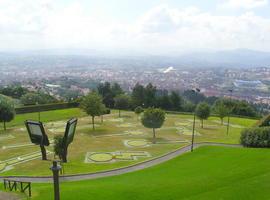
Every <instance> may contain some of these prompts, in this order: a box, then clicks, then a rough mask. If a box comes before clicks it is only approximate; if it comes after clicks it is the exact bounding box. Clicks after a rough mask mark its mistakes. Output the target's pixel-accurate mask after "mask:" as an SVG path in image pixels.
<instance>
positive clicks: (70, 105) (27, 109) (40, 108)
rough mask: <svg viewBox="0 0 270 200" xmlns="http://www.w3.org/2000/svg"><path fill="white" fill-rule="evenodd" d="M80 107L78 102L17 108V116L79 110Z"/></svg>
mask: <svg viewBox="0 0 270 200" xmlns="http://www.w3.org/2000/svg"><path fill="white" fill-rule="evenodd" d="M77 107H79V103H78V102H69V103H54V104H42V105H32V106H24V107H18V108H15V111H16V114H24V113H33V112H43V111H49V110H59V109H66V108H77Z"/></svg>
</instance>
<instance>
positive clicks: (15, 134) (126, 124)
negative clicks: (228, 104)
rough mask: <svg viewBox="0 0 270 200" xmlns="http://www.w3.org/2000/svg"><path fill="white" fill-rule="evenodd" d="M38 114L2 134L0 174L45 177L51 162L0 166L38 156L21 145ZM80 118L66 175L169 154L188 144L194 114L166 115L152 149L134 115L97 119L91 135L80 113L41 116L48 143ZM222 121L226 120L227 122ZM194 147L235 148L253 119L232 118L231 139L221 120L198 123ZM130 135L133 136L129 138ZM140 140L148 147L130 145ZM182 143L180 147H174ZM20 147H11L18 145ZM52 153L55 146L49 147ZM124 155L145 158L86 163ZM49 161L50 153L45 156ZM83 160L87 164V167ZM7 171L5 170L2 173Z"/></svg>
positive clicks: (147, 133) (22, 117) (147, 131)
mask: <svg viewBox="0 0 270 200" xmlns="http://www.w3.org/2000/svg"><path fill="white" fill-rule="evenodd" d="M37 117H38V115H37V113H32V114H23V115H17V116H16V119H15V120H14V121H12V122H11V123H9V124H8V130H7V131H6V132H4V131H0V175H2V176H7V175H49V174H50V171H49V170H48V168H49V167H50V165H51V162H46V161H41V160H40V159H35V160H32V161H29V162H24V163H20V164H18V165H13V166H12V168H10V167H9V168H3V167H2V170H1V163H2V166H3V163H4V164H5V163H6V160H8V159H11V158H12V159H15V160H16V158H18V157H22V156H24V155H25V154H29V153H32V152H36V151H40V149H39V147H38V146H29V145H28V146H21V145H23V144H27V143H29V142H30V140H29V137H28V134H27V131H26V129H25V128H24V121H25V120H26V119H34V120H35V119H37ZM71 117H77V118H78V119H79V122H78V126H77V131H76V134H75V137H74V141H73V143H72V144H71V145H70V147H69V151H68V163H67V164H65V173H66V174H77V173H89V172H96V171H102V170H108V169H115V168H119V167H124V166H128V165H133V164H135V163H138V162H142V161H144V160H148V159H152V158H154V157H158V156H161V155H163V154H166V153H168V152H170V151H172V150H175V149H177V148H180V147H182V146H185V145H188V144H189V143H190V141H191V134H192V120H193V116H192V115H179V114H167V115H166V121H165V123H164V125H163V127H162V128H161V129H157V131H156V133H157V144H155V145H153V144H152V130H151V129H147V128H145V127H143V126H142V124H141V122H140V121H139V120H138V119H137V116H136V115H135V114H134V113H133V112H126V111H125V112H122V117H121V118H119V117H118V112H117V111H115V110H113V111H112V113H111V114H110V115H105V116H104V122H103V123H101V122H100V118H99V117H97V118H96V123H97V126H96V130H92V125H91V118H90V117H87V116H86V115H85V113H83V112H82V111H81V110H80V109H78V108H74V109H64V110H55V111H48V112H42V113H41V121H43V122H44V125H45V129H46V132H47V134H48V136H49V139H51V140H52V139H53V137H54V136H55V135H57V134H61V135H63V134H64V128H65V123H66V120H67V119H68V118H71ZM225 121H226V119H225ZM196 122H197V123H196V136H195V142H223V143H239V137H240V132H241V131H242V130H243V128H245V127H249V126H252V125H253V124H254V123H256V120H249V119H243V118H231V123H232V124H231V125H233V126H232V127H230V132H229V135H226V126H225V125H221V124H220V121H219V118H217V117H211V118H209V120H205V122H204V125H205V126H204V127H203V128H201V127H200V121H199V120H197V121H196ZM130 133H133V134H130ZM138 140H140V141H141V140H143V141H145V142H146V143H147V145H143V146H130V145H128V144H132V143H134V141H135V142H136V141H138ZM175 141H180V142H182V143H179V142H178V143H177V142H175ZM18 145H19V148H18V147H17V148H9V147H10V146H11V147H12V146H18ZM47 149H48V150H49V151H51V152H52V151H53V146H52V145H51V146H50V147H48V148H47ZM118 151H121V152H125V151H140V152H141V151H143V152H146V153H147V154H148V155H149V157H140V158H138V159H137V160H127V161H120V160H115V159H114V160H113V162H107V163H89V162H88V161H87V160H89V159H88V156H87V155H91V154H92V153H93V152H95V153H106V152H107V153H111V154H112V155H115V152H118ZM48 158H49V159H53V154H50V155H49V156H48ZM85 161H86V162H85ZM33 168H34V169H36V170H32V169H33ZM3 169H9V170H6V171H5V170H3Z"/></svg>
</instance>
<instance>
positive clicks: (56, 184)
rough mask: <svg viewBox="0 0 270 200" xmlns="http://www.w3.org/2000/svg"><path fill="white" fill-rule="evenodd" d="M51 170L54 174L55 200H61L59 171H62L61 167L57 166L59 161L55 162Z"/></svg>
mask: <svg viewBox="0 0 270 200" xmlns="http://www.w3.org/2000/svg"><path fill="white" fill-rule="evenodd" d="M51 170H52V172H53V184H54V200H60V189H59V171H60V170H61V166H58V165H57V161H55V160H54V161H53V165H52V167H51Z"/></svg>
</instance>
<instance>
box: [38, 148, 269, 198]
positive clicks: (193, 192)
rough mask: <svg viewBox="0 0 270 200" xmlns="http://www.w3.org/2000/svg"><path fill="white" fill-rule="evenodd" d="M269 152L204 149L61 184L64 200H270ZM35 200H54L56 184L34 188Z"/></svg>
mask: <svg viewBox="0 0 270 200" xmlns="http://www.w3.org/2000/svg"><path fill="white" fill-rule="evenodd" d="M269 164H270V150H269V149H247V148H229V147H201V148H199V149H196V150H195V151H194V153H187V154H185V155H183V156H180V157H178V158H175V159H173V160H170V161H168V162H166V163H163V164H160V165H158V166H155V167H151V168H148V169H145V170H141V171H137V172H133V173H129V174H124V175H120V176H115V177H108V178H101V179H96V180H89V181H80V182H65V183H61V198H62V199H65V200H74V199H80V200H88V199H91V198H93V199H95V200H99V199H100V200H104V199H110V200H114V199H115V200H116V199H117V200H122V199H123V200H126V199H129V200H148V199H155V200H164V199H171V200H176V199H177V200H179V199H185V200H187V199H189V200H191V199H200V200H204V199H205V200H209V199H230V200H234V199H235V200H239V199H245V200H249V199H250V200H254V199H260V200H263V199H270V194H269V187H270V182H269V179H270V172H269ZM33 191H34V197H33V200H35V199H37V200H47V199H51V198H52V197H53V185H52V184H34V185H33Z"/></svg>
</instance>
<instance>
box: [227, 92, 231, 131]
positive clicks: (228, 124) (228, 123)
mask: <svg viewBox="0 0 270 200" xmlns="http://www.w3.org/2000/svg"><path fill="white" fill-rule="evenodd" d="M229 92H230V103H231V100H232V90H229ZM230 112H231V111H229V113H228V121H227V135H229V126H230V114H231V113H230Z"/></svg>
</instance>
